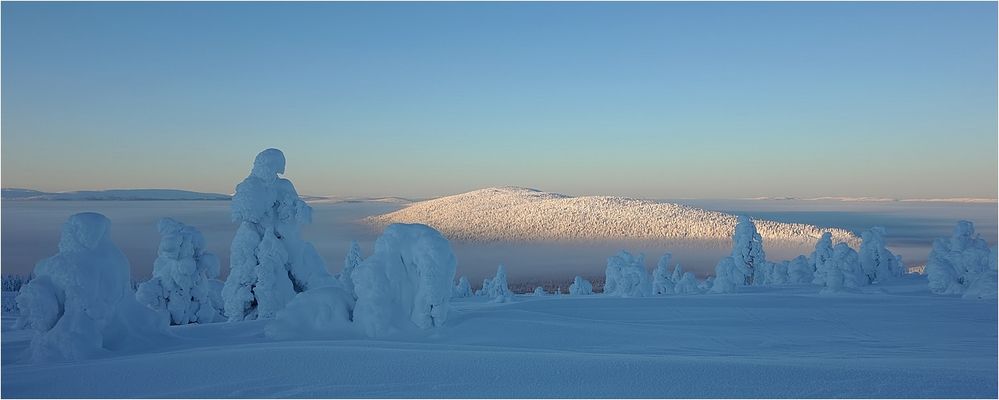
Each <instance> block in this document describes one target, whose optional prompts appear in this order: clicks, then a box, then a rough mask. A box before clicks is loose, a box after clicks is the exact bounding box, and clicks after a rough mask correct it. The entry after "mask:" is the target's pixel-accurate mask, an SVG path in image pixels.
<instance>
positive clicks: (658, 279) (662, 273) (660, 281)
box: [652, 253, 674, 296]
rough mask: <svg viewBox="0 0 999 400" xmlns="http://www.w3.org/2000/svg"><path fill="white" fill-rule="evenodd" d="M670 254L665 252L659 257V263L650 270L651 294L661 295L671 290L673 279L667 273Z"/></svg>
mask: <svg viewBox="0 0 999 400" xmlns="http://www.w3.org/2000/svg"><path fill="white" fill-rule="evenodd" d="M672 257H673V255H672V254H670V253H666V254H663V256H662V257H660V258H659V264H657V265H656V269H655V271H653V272H652V294H654V295H656V296H661V295H664V294H670V293H672V292H673V285H674V281H673V279H672V277H671V276H670V273H669V262H670V259H671V258H672Z"/></svg>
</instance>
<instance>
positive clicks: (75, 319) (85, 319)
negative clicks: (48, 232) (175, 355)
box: [16, 213, 166, 361]
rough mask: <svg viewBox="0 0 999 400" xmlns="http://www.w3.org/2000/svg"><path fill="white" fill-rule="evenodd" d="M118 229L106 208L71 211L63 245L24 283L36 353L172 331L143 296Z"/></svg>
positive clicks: (24, 310) (124, 343) (86, 353)
mask: <svg viewBox="0 0 999 400" xmlns="http://www.w3.org/2000/svg"><path fill="white" fill-rule="evenodd" d="M110 230H111V221H109V220H108V219H107V217H105V216H103V215H101V214H97V213H80V214H75V215H73V216H71V217H69V220H67V221H66V223H65V224H64V225H63V227H62V236H61V237H60V239H59V252H58V253H57V254H56V255H54V256H52V257H49V258H46V259H44V260H42V261H39V262H38V264H37V265H35V270H34V276H35V278H34V279H32V280H31V282H28V283H27V284H26V285H25V286H24V287H22V288H21V292H20V293H19V294H18V295H17V298H16V301H17V304H18V307H19V309H20V311H21V315H20V317H19V319H18V322H17V325H18V326H20V327H23V328H26V329H30V330H32V331H34V336H33V337H32V339H31V344H30V348H29V352H30V357H31V358H32V359H33V360H35V361H50V360H80V359H87V358H92V357H96V356H99V355H101V354H104V353H106V352H108V351H114V350H118V349H122V348H125V347H128V348H133V349H134V348H135V347H136V346H137V345H138V346H141V345H143V343H145V341H148V340H153V339H154V338H155V337H156V336H161V335H165V334H166V333H165V330H164V329H165V327H166V324H165V321H162V320H161V319H160V318H159V317H158V316H157V315H156V313H155V312H154V311H153V310H150V309H149V308H148V307H145V306H143V305H141V304H139V302H138V301H136V299H135V295H134V294H133V293H132V290H131V286H130V281H131V279H130V268H129V265H128V259H126V258H125V254H123V253H122V252H121V250H119V249H118V247H117V246H115V244H114V243H113V242H111V235H110Z"/></svg>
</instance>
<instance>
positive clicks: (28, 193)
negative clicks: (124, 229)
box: [0, 188, 232, 201]
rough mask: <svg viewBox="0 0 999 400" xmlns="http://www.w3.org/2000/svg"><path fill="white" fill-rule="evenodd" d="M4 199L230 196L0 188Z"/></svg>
mask: <svg viewBox="0 0 999 400" xmlns="http://www.w3.org/2000/svg"><path fill="white" fill-rule="evenodd" d="M0 198H2V199H4V200H25V201H27V200H62V201H72V200H77V201H80V200H229V199H231V198H232V196H230V195H227V194H219V193H202V192H192V191H187V190H178V189H111V190H80V191H73V192H42V191H38V190H32V189H17V188H5V189H0Z"/></svg>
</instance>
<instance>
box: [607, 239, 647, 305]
mask: <svg viewBox="0 0 999 400" xmlns="http://www.w3.org/2000/svg"><path fill="white" fill-rule="evenodd" d="M605 274H606V275H605V276H606V279H605V281H604V293H605V294H608V295H611V296H620V297H643V296H649V295H651V294H652V284H651V283H650V282H649V274H648V272H647V271H646V270H645V257H644V256H643V255H639V256H637V257H635V256H632V255H631V253H628V252H627V251H624V250H622V251H621V252H620V253H618V254H617V255H614V256H611V257H610V258H608V259H607V269H606V270H605Z"/></svg>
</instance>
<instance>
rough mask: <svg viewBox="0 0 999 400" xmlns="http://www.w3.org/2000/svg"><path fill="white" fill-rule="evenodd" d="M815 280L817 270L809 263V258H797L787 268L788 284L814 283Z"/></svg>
mask: <svg viewBox="0 0 999 400" xmlns="http://www.w3.org/2000/svg"><path fill="white" fill-rule="evenodd" d="M814 278H815V270H814V269H813V268H812V265H811V264H809V263H808V257H805V256H797V257H795V258H794V259H793V260H791V262H790V263H789V264H788V266H787V283H789V284H798V283H812V279H814Z"/></svg>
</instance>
